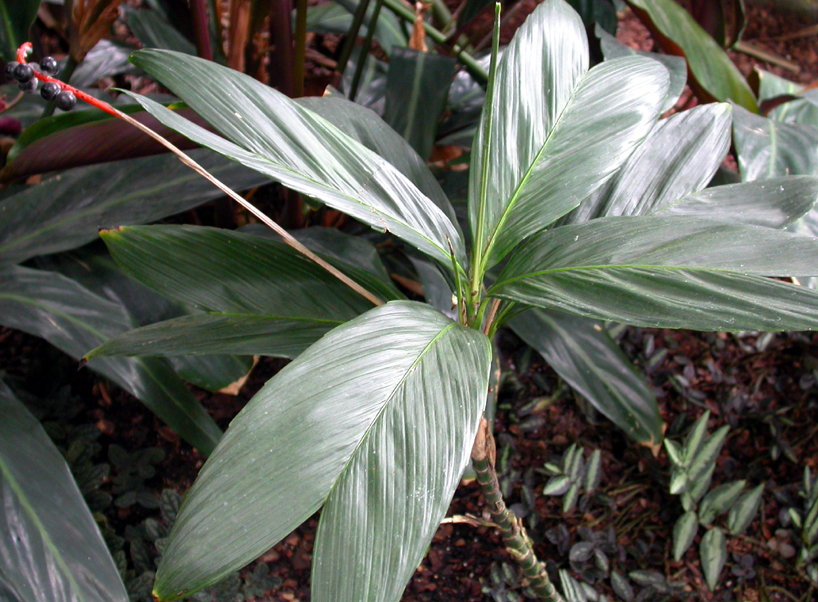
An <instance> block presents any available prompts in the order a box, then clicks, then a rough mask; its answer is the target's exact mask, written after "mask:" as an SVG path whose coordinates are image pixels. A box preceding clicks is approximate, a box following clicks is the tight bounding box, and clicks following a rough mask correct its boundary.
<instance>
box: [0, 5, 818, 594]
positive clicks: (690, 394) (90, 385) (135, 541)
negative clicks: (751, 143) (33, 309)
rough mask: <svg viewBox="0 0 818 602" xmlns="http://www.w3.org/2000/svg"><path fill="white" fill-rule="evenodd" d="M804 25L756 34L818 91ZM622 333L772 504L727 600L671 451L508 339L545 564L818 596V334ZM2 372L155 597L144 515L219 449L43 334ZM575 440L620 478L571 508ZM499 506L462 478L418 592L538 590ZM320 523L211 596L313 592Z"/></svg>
mask: <svg viewBox="0 0 818 602" xmlns="http://www.w3.org/2000/svg"><path fill="white" fill-rule="evenodd" d="M532 7H533V3H532ZM525 12H526V11H521V13H520V14H521V15H522V16H524V14H525ZM804 27H805V24H803V23H799V22H797V21H794V20H793V19H790V18H788V17H785V16H782V15H779V14H778V13H776V12H775V11H773V10H769V9H757V8H751V9H750V10H749V14H748V26H747V30H746V34H745V39H748V40H756V41H758V42H760V43H763V44H764V46H765V47H766V48H767V49H769V50H770V51H772V52H774V53H777V54H778V55H780V56H781V57H783V58H785V59H786V60H788V61H792V62H793V63H796V64H797V66H798V69H799V71H798V73H797V74H796V73H794V72H793V71H788V70H787V69H785V68H782V67H780V66H776V65H772V64H761V66H762V68H764V69H767V70H770V71H773V72H775V73H777V74H779V75H781V76H784V77H790V78H791V79H794V80H795V81H799V82H801V83H805V84H810V83H812V82H814V81H816V79H818V54H816V50H815V48H814V45H815V35H816V34H812V35H809V36H806V35H804V34H803V31H802V30H803V28H804ZM794 34H798V35H797V36H795V35H794ZM619 37H620V39H621V40H622V41H624V42H626V43H629V44H631V45H633V46H635V47H640V48H642V49H652V46H653V44H652V40H651V39H650V35H649V33H648V32H647V30H646V29H645V28H644V27H643V26H642V25H641V23H639V21H638V20H637V19H636V18H635V17H633V15H632V14H630V13H626V14H625V15H624V17H623V19H622V21H621V23H620V34H619ZM735 58H736V61H737V63H738V64H739V66H740V68H741V69H742V70H743V71H744V72H745V73H750V71H751V70H752V69H753V67H754V66H755V65H757V64H759V61H758V60H756V59H751V58H749V57H746V56H745V55H736V56H735ZM618 336H619V340H620V343H621V345H622V348H623V349H624V350H625V352H626V354H627V355H628V356H629V357H630V358H631V359H632V360H633V361H634V363H635V364H636V365H637V366H639V367H640V368H641V369H645V370H646V371H647V373H648V377H649V380H650V382H651V384H652V385H653V387H654V388H655V390H656V391H657V393H658V395H659V400H660V408H661V413H662V416H663V418H664V420H665V422H666V423H667V424H668V425H669V430H668V434H669V435H672V436H675V437H678V436H679V435H680V434H682V433H683V432H684V431H685V429H686V428H687V427H688V426H689V425H690V424H691V423H692V421H693V420H695V419H696V418H698V417H699V416H700V415H701V414H702V412H703V411H704V410H705V409H709V410H710V411H711V413H712V417H711V420H710V425H709V430H710V432H713V431H714V430H715V429H717V428H718V427H720V426H722V425H724V424H728V425H730V426H731V432H730V435H729V437H728V439H727V442H726V444H725V446H724V449H723V451H722V454H721V456H720V458H719V461H718V468H717V470H716V473H715V477H714V485H715V484H719V483H722V482H726V481H728V480H734V479H747V481H748V483H749V484H752V485H755V484H758V483H762V482H765V483H767V488H766V491H765V495H764V502H763V504H762V508H761V511H760V512H759V515H758V516H757V518H756V519H755V520H754V521H753V523H752V525H751V526H750V528H749V529H748V530H747V532H746V533H745V535H742V536H740V537H735V538H728V550H729V552H730V556H729V559H728V562H727V565H726V567H725V570H724V572H723V574H722V583H721V586H720V588H719V589H718V591H717V592H716V593H715V594H711V593H710V592H709V591H708V590H707V587H706V585H705V584H704V579H703V577H702V572H701V569H700V565H699V559H698V555H697V554H696V552H695V549H694V548H695V546H694V548H691V550H690V551H688V553H687V555H686V556H685V557H684V558H683V559H682V561H680V562H674V561H673V560H672V554H671V553H670V541H671V530H672V527H673V524H674V522H675V519H676V518H677V517H678V516H679V515H680V513H681V505H680V504H679V502H678V499H677V498H675V497H673V496H670V495H669V494H668V491H667V489H668V472H669V466H668V461H667V458H666V455H665V454H664V452H661V453H659V454H658V456H657V457H654V456H653V455H652V454H651V453H650V451H649V450H648V449H646V448H643V447H639V446H636V445H634V444H633V443H632V442H631V441H629V440H628V439H627V438H626V437H625V436H624V435H623V434H622V432H621V431H619V430H618V429H617V428H616V427H614V426H612V425H611V424H610V423H609V422H607V421H606V420H605V419H604V418H601V417H599V416H596V415H594V414H593V413H592V412H589V413H585V412H584V411H583V409H582V408H583V407H584V404H582V403H581V402H580V400H577V399H575V397H574V395H573V394H572V393H571V392H570V390H569V389H568V388H565V387H563V386H562V385H561V383H560V381H559V379H558V378H557V376H556V375H555V373H554V372H553V371H552V370H551V369H550V368H549V367H548V366H547V365H545V364H544V362H543V361H542V360H541V359H540V358H539V357H538V356H537V355H536V354H535V353H532V352H531V350H530V349H528V348H527V347H525V345H523V344H522V343H521V342H520V341H519V340H518V339H516V337H514V336H513V335H511V334H507V333H504V334H502V336H501V341H500V347H501V352H502V367H503V380H502V384H501V387H500V391H499V399H498V411H497V417H496V421H495V424H494V430H495V436H496V438H497V442H498V449H499V455H500V457H501V458H505V457H508V458H509V461H508V462H501V463H500V467H499V470H500V472H501V482H502V485H503V487H504V489H505V490H506V491H507V492H508V493H509V495H508V497H507V503H508V504H509V506H511V507H512V508H513V509H514V510H515V511H516V512H518V514H519V515H520V516H521V517H523V520H524V523H525V524H526V526H527V528H528V530H529V534H530V536H531V537H532V539H533V540H534V542H535V544H536V551H537V553H538V555H539V556H540V558H542V559H547V561H548V566H549V570H550V571H551V572H552V574H553V575H554V576H556V569H557V568H568V567H569V559H568V550H569V549H570V546H571V545H572V544H574V543H576V542H578V541H581V540H582V535H583V534H584V535H585V536H586V538H587V536H588V534H589V533H605V532H607V531H608V530H609V529H613V536H612V540H611V541H610V542H608V549H607V551H606V554H607V557H608V558H609V560H610V562H611V568H613V569H615V570H617V571H618V572H620V573H622V574H627V573H629V572H631V571H636V570H643V571H644V570H650V571H656V572H658V573H659V574H660V575H661V576H662V577H664V578H666V579H667V580H669V581H672V582H677V583H679V584H680V591H681V593H680V595H678V596H670V595H668V596H667V597H663V596H662V595H661V594H660V593H658V590H657V592H656V595H655V596H653V597H650V596H648V595H647V594H642V596H643V598H640V599H652V600H653V599H655V600H660V599H669V600H670V599H693V600H725V601H726V600H742V601H756V600H758V601H762V600H769V601H785V600H810V599H818V597H814V596H815V591H814V589H812V588H811V587H810V585H809V583H808V581H807V580H806V579H805V578H804V576H803V575H802V574H800V573H798V572H797V571H796V570H795V568H794V559H793V558H792V557H791V556H790V551H791V550H792V549H793V546H795V542H792V541H791V538H792V534H791V532H790V531H789V530H788V529H787V524H786V521H784V522H782V520H781V514H782V510H785V508H786V507H787V506H788V505H789V504H790V503H794V502H795V501H796V500H797V496H796V490H797V487H798V484H799V482H800V479H801V476H802V473H803V467H804V466H805V465H806V466H809V467H811V468H812V469H813V470H816V469H818V437H816V433H817V432H818V422H817V421H816V416H817V415H818V413H817V412H818V383H816V378H818V372H816V369H818V335H813V334H798V333H795V334H778V335H758V334H756V333H749V334H735V335H734V334H730V335H728V334H711V333H694V332H687V331H670V330H648V329H638V328H627V329H623V330H622V331H620V332H619V333H618ZM281 366H282V362H280V361H278V360H271V359H262V360H261V361H260V362H259V363H258V365H257V366H256V367H255V368H254V370H253V371H252V373H251V375H250V378H249V379H248V381H247V382H246V383H245V385H244V386H243V387H242V389H241V392H240V393H239V395H237V396H232V395H226V394H209V393H207V392H205V391H202V390H199V389H194V392H195V393H196V395H197V397H199V398H200V399H201V401H202V402H203V403H204V405H205V406H206V407H207V408H208V410H210V411H211V413H212V414H213V416H214V417H215V418H216V420H217V421H218V422H219V424H220V425H221V426H223V427H226V426H227V424H228V423H229V421H230V419H231V418H232V417H233V416H234V415H235V414H236V413H237V412H238V411H239V410H240V409H241V408H242V407H243V406H244V404H245V403H246V402H247V400H249V399H250V398H251V397H252V396H253V394H254V393H255V392H256V391H257V390H258V389H259V388H260V387H261V386H262V385H263V384H264V383H265V382H266V381H267V380H268V379H269V378H270V377H272V376H273V375H274V374H275V373H276V371H277V370H278V369H280V367H281ZM0 368H1V369H2V371H3V372H4V373H5V376H4V378H5V379H6V381H7V382H8V383H9V384H10V386H12V387H13V388H14V390H15V391H16V392H17V393H18V395H20V396H21V398H23V400H24V401H25V402H26V403H27V404H28V405H29V407H31V408H32V409H33V410H34V411H35V412H36V413H37V415H38V417H40V418H41V419H42V420H43V422H44V424H45V425H46V427H47V428H49V429H50V430H49V432H50V433H51V432H53V433H55V441H56V442H57V444H58V445H59V446H61V448H62V449H64V450H65V451H66V453H67V455H68V457H69V458H71V460H72V468H74V469H75V470H79V469H80V468H83V469H84V468H87V467H88V466H91V467H107V468H103V469H101V470H102V472H105V471H108V472H107V473H106V475H104V476H103V478H101V479H98V481H97V482H95V483H94V484H93V486H92V487H91V488H90V489H89V490H88V495H89V500H91V499H93V500H94V501H93V502H92V503H91V505H92V509H93V510H95V511H97V512H99V513H100V514H99V515H98V516H99V517H100V521H101V526H102V527H103V530H104V532H105V535H106V538H107V540H108V542H109V544H110V545H111V548H112V550H113V551H114V552H115V555H116V557H117V559H118V560H119V562H121V563H122V566H123V568H125V567H126V568H127V581H128V584H129V587H130V588H131V589H132V590H133V591H134V592H135V593H136V592H142V594H143V595H147V592H148V591H149V585H150V581H151V571H152V570H153V568H154V567H153V558H154V557H155V556H156V547H155V545H154V539H155V537H153V536H152V535H151V534H150V533H149V532H148V530H147V529H146V527H145V525H146V523H145V521H146V519H153V520H154V521H159V522H160V523H162V522H163V521H168V520H170V518H172V516H171V515H172V512H170V511H168V510H167V507H166V506H167V505H168V504H169V503H168V502H167V500H170V499H173V496H172V494H171V492H176V493H178V494H183V493H184V492H185V491H186V490H187V489H188V488H189V486H190V485H191V483H192V482H193V480H194V479H195V477H196V474H197V471H198V469H199V468H200V467H201V465H202V463H203V458H202V456H201V455H200V454H199V453H198V452H197V451H196V450H193V449H191V448H190V446H189V445H187V444H186V443H185V442H183V441H181V440H180V439H179V437H178V436H177V435H176V434H175V433H173V432H172V431H171V430H170V429H168V428H167V427H166V426H164V425H163V424H162V423H160V422H159V421H158V420H157V419H156V418H155V417H154V416H153V415H152V414H151V413H150V412H148V411H147V410H146V409H145V408H144V406H142V404H140V403H139V402H138V401H136V400H135V399H133V398H132V397H130V396H129V395H128V394H126V393H123V392H122V391H120V390H118V389H117V388H115V387H113V386H111V385H109V384H107V383H106V382H104V381H103V380H102V379H100V378H99V377H97V376H96V375H95V374H93V373H92V372H90V371H88V370H80V371H77V366H76V363H75V362H73V361H72V360H70V359H69V358H67V357H66V356H64V355H62V354H61V353H59V352H57V351H56V350H54V349H53V348H52V347H50V346H49V345H48V344H46V343H44V342H43V341H41V340H39V339H36V338H33V337H30V336H28V335H25V334H22V333H19V332H16V331H13V330H10V329H7V328H2V329H0ZM537 399H539V400H540V401H542V402H543V403H541V404H539V405H540V409H538V410H536V411H533V412H532V411H531V410H530V405H531V402H532V400H537ZM527 406H528V408H527ZM59 424H63V425H66V424H67V425H70V426H69V427H68V428H63V429H62V430H60V429H57V428H56V426H55V425H59ZM89 429H90V431H89ZM89 432H91V434H90V435H89ZM76 441H85V442H86V443H85V445H86V450H87V451H86V453H84V455H82V454H81V455H80V457H75V456H76V454H74V455H72V453H71V452H70V451H69V449H70V448H71V446H72V444H74V445H75V446H76V443H75V442H76ZM89 442H90V443H89ZM574 442H576V443H578V444H580V445H582V446H584V447H585V448H586V450H589V452H590V450H594V449H599V450H601V451H602V458H603V461H602V467H603V469H602V474H603V476H602V480H601V483H600V486H599V488H598V489H597V492H596V494H595V495H593V496H587V497H586V498H585V499H583V500H582V501H581V503H580V507H579V508H578V509H577V510H575V511H573V512H572V513H571V514H569V515H567V516H566V515H563V514H562V512H561V498H558V497H546V496H543V495H541V491H542V487H543V485H544V484H545V482H546V481H547V479H548V477H547V475H545V474H543V473H542V472H541V470H540V469H542V467H543V464H544V463H545V462H546V460H548V459H552V458H554V457H558V456H560V455H561V454H562V453H563V452H564V451H565V450H566V449H567V448H568V446H569V445H570V444H571V443H574ZM117 446H118V447H119V448H122V449H124V450H125V451H126V452H127V453H128V454H131V460H133V461H136V460H134V458H135V457H136V456H135V455H134V454H136V453H137V452H140V451H141V452H145V450H151V449H154V448H158V449H160V450H162V451H161V452H157V455H155V456H154V460H155V464H154V466H155V474H154V476H151V477H148V478H146V479H144V482H142V483H141V484H140V485H139V487H138V488H139V490H140V491H141V492H142V497H140V498H139V500H141V501H137V502H136V503H131V504H126V502H127V501H128V500H123V499H121V498H122V497H123V495H122V492H121V491H120V492H117V491H115V490H116V486H117V478H118V477H119V476H120V475H121V473H122V472H123V467H122V466H121V465H120V464H121V463H120V464H118V463H117V462H116V461H115V459H116V458H117V453H118V452H117V450H116V447H117ZM112 450H113V451H112ZM507 452H508V453H507ZM146 461H147V460H146ZM163 491H165V493H164V494H163V493H162V492H163ZM100 492H101V493H102V494H103V495H101V496H100V495H99V494H100ZM112 500H113V501H112ZM160 500H161V501H162V503H163V504H164V505H162V506H161V507H160ZM95 504H96V505H95ZM170 506H172V504H170ZM484 512H485V511H484V506H483V501H482V498H481V496H480V494H479V492H478V490H477V487H476V486H475V485H474V484H463V485H462V486H461V487H460V488H459V489H458V491H457V493H456V495H455V498H454V500H453V502H452V505H451V508H450V511H449V517H450V518H448V519H447V521H446V522H445V523H444V524H443V525H441V527H440V529H439V530H438V532H437V534H436V535H435V537H434V540H433V542H432V545H431V547H430V550H429V553H428V555H427V556H426V558H425V559H424V560H423V562H422V563H421V565H420V567H419V568H418V569H417V572H416V574H415V576H414V578H413V579H412V581H411V582H410V584H409V586H408V588H407V590H406V594H405V595H404V597H403V600H405V601H406V602H420V601H429V602H431V601H444V602H448V601H454V600H458V601H459V600H492V599H495V600H514V599H520V597H521V596H523V595H524V593H523V590H524V587H523V586H524V584H523V583H520V580H519V577H518V575H517V573H516V569H514V568H513V565H512V563H511V561H510V558H509V556H508V554H507V553H506V552H505V550H504V549H503V545H502V542H501V541H500V538H499V536H498V534H497V532H496V530H495V529H493V528H491V527H488V526H479V524H480V521H481V520H485V519H487V516H486V515H485V514H484ZM464 517H465V518H464ZM469 517H471V518H469ZM464 521H465V522H464ZM474 523H477V524H478V526H476V527H475V526H473V524H474ZM316 525H317V516H316V517H312V518H311V519H309V520H308V521H307V522H306V523H304V524H303V525H302V526H301V527H299V528H298V529H297V530H296V531H295V532H294V533H293V534H291V535H290V536H289V537H287V538H286V539H285V540H284V541H282V542H281V543H279V544H278V545H276V546H275V547H273V548H272V549H271V550H270V551H269V552H267V553H266V554H265V555H264V556H263V557H262V558H261V559H260V560H259V561H258V563H255V564H254V565H251V567H248V568H247V569H245V570H244V571H242V573H241V574H240V575H236V576H234V577H232V578H231V579H230V580H228V583H227V584H226V585H224V586H222V587H221V588H216V589H214V590H211V591H210V593H208V594H207V595H206V596H205V595H202V596H201V597H200V598H199V599H202V600H214V601H216V600H219V601H221V600H239V599H241V598H240V597H239V596H240V595H243V596H244V597H246V598H247V599H255V600H260V601H296V600H300V601H306V600H309V576H310V557H311V552H312V544H313V539H314V533H315V528H316ZM560 525H563V526H564V528H565V531H564V532H563V533H560V532H559V529H558V528H559V527H560ZM554 542H556V543H554ZM796 547H797V546H796ZM595 587H596V588H597V589H598V590H599V591H601V592H604V593H606V595H607V596H608V599H609V600H615V599H618V598H616V596H615V594H614V593H613V591H612V589H611V585H610V581H609V580H608V579H603V580H601V581H598V582H597V583H596V584H595ZM636 589H637V592H638V591H639V590H640V588H638V587H637V588H636ZM642 591H645V588H642ZM515 595H516V596H517V598H515V597H514V596H515ZM208 596H209V597H208ZM135 599H136V598H135ZM140 599H142V598H140ZM144 599H147V598H144Z"/></svg>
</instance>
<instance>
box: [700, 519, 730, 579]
mask: <svg viewBox="0 0 818 602" xmlns="http://www.w3.org/2000/svg"><path fill="white" fill-rule="evenodd" d="M699 558H700V560H701V563H702V572H704V578H705V579H706V580H707V587H709V588H710V591H711V592H713V591H716V586H718V584H719V575H721V570H722V569H723V568H724V562H725V561H726V560H727V542H726V540H725V538H724V531H722V530H721V529H719V528H718V527H716V528H714V529H711V530H709V531H708V532H707V533H705V534H704V537H702V540H701V542H700V543H699Z"/></svg>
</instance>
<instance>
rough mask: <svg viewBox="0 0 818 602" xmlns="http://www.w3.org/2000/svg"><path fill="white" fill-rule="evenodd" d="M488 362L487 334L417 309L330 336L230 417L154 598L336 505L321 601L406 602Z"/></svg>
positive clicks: (211, 575) (325, 531)
mask: <svg viewBox="0 0 818 602" xmlns="http://www.w3.org/2000/svg"><path fill="white" fill-rule="evenodd" d="M490 361H491V345H490V343H489V341H488V339H487V338H486V337H484V336H482V335H481V334H479V333H477V332H475V331H473V330H470V329H466V328H464V327H462V326H459V325H457V324H455V323H453V322H451V321H450V320H449V319H448V318H446V317H445V316H443V315H442V314H440V313H438V312H437V311H435V310H434V309H432V308H430V307H428V306H426V305H423V304H419V303H413V302H394V303H389V304H387V305H384V306H381V307H378V308H375V309H373V310H371V311H369V312H368V313H366V314H364V315H363V316H360V317H359V318H356V319H355V320H353V321H351V322H349V323H347V324H344V325H343V326H340V327H338V328H337V329H335V330H333V331H332V332H331V333H329V334H328V335H326V336H325V337H324V338H322V339H321V340H320V341H319V342H317V343H316V344H315V345H313V346H312V347H310V349H308V350H307V351H305V352H304V353H303V354H301V355H300V356H299V357H298V358H297V359H296V360H295V361H293V362H292V363H291V364H289V365H288V366H287V367H286V368H284V369H283V370H282V371H281V372H279V373H278V374H277V375H276V376H275V377H274V378H273V379H272V380H270V381H269V382H268V383H267V384H266V385H265V386H264V388H263V389H262V390H261V391H260V392H259V393H258V394H257V395H256V396H255V397H254V398H253V399H252V400H251V401H250V402H249V403H248V405H247V406H246V407H245V408H244V409H243V410H242V412H241V413H240V414H239V415H238V416H237V417H236V418H235V419H234V420H233V422H232V423H231V425H230V428H229V429H228V431H227V433H225V437H224V439H223V440H222V443H221V445H220V446H219V448H218V449H217V450H216V452H215V453H214V455H213V456H212V457H211V459H210V460H209V461H208V462H207V463H206V464H205V466H204V468H203V469H202V471H201V473H200V474H199V477H198V479H197V480H196V483H194V485H193V487H192V488H191V490H190V491H189V492H188V494H187V496H186V497H185V501H184V504H183V506H182V508H181V510H180V513H179V517H178V519H177V521H176V523H175V524H174V527H173V531H172V533H171V536H170V543H169V545H168V548H167V550H166V551H165V554H164V556H163V557H162V562H161V563H160V566H159V570H158V573H157V580H156V584H155V588H154V594H155V595H157V596H158V598H159V599H160V600H170V599H174V598H177V597H180V596H183V595H189V594H191V593H193V592H194V591H196V590H197V589H200V588H202V587H205V586H206V585H208V584H210V583H213V582H215V581H217V580H219V579H220V578H221V577H223V576H224V575H226V574H227V573H229V572H231V571H233V570H235V569H237V568H239V567H241V566H242V565H244V564H246V563H247V562H249V561H250V560H252V559H253V558H255V557H256V556H258V555H260V554H262V553H263V552H264V551H266V550H267V549H268V548H270V547H271V546H272V545H273V544H275V543H276V542H277V541H279V540H280V539H281V538H283V537H284V536H286V535H287V534H288V533H289V532H290V531H291V530H292V529H294V528H295V527H297V526H298V525H299V524H300V523H301V522H302V521H303V520H305V519H306V518H307V517H309V516H310V515H311V514H313V513H314V512H315V511H316V510H318V508H319V507H321V505H322V504H324V502H325V500H326V506H325V507H324V511H323V512H322V515H321V523H320V525H319V528H318V534H317V538H316V544H315V545H316V547H315V553H314V554H315V556H314V559H313V575H312V586H313V592H312V598H313V599H314V600H351V599H359V598H360V599H369V600H397V599H398V598H399V596H400V593H401V592H402V591H403V588H404V586H405V584H406V582H407V581H408V579H409V577H410V576H411V575H412V573H413V572H414V570H415V569H416V568H417V565H418V562H420V560H421V558H422V556H423V554H424V553H425V551H426V547H427V545H428V543H429V541H430V540H431V537H432V535H433V534H434V532H435V530H436V529H437V527H438V525H439V523H440V520H441V519H442V517H443V515H444V513H445V511H446V509H447V507H448V504H449V501H450V500H451V497H452V495H453V493H454V489H455V487H456V486H457V483H458V481H459V478H460V474H461V472H462V470H463V468H464V467H465V465H466V463H467V461H468V457H469V453H470V451H471V445H472V440H473V438H474V435H475V432H476V428H477V421H478V419H479V416H480V412H481V411H482V408H483V404H484V400H485V395H486V390H487V386H488V384H487V383H488V371H489V365H490ZM316 373H320V375H321V377H320V378H315V375H316ZM350 400H354V403H350ZM259 474H263V475H265V477H264V478H263V479H259V478H258V475H259ZM354 590H355V591H356V594H357V595H356V596H354V597H353V596H351V595H349V592H352V591H354Z"/></svg>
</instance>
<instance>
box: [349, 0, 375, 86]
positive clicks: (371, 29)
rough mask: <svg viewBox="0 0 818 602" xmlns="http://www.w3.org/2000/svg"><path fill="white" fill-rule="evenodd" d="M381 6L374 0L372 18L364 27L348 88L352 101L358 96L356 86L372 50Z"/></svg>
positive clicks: (359, 81) (359, 82)
mask: <svg viewBox="0 0 818 602" xmlns="http://www.w3.org/2000/svg"><path fill="white" fill-rule="evenodd" d="M382 6H383V2H382V0H375V9H374V10H373V11H372V18H371V19H369V25H367V27H366V37H365V38H364V45H363V46H362V47H361V52H360V53H359V54H358V62H357V63H356V64H355V75H354V76H353V77H352V85H351V86H350V87H349V99H350V100H352V101H354V100H355V97H356V96H358V86H359V85H360V84H361V75H363V72H364V67H365V66H366V57H367V56H368V55H369V50H370V48H372V36H373V35H375V28H376V27H377V26H378V18H379V17H380V16H381V7H382Z"/></svg>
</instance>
